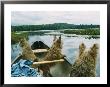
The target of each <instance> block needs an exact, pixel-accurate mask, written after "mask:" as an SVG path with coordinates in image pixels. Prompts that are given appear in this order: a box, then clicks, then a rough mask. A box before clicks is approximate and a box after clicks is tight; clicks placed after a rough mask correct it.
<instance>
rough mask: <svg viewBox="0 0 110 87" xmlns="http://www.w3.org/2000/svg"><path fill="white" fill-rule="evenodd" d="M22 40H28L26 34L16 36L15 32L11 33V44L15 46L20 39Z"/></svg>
mask: <svg viewBox="0 0 110 87" xmlns="http://www.w3.org/2000/svg"><path fill="white" fill-rule="evenodd" d="M23 38H25V39H26V40H28V33H20V34H17V33H15V32H11V44H16V43H18V42H19V41H20V39H23Z"/></svg>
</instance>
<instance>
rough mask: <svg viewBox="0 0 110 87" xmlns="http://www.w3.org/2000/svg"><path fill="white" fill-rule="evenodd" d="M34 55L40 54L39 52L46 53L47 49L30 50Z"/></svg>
mask: <svg viewBox="0 0 110 87" xmlns="http://www.w3.org/2000/svg"><path fill="white" fill-rule="evenodd" d="M32 51H33V52H34V53H41V52H47V51H48V50H47V49H36V50H32Z"/></svg>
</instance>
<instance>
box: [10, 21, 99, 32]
mask: <svg viewBox="0 0 110 87" xmlns="http://www.w3.org/2000/svg"><path fill="white" fill-rule="evenodd" d="M92 28H100V25H93V24H90V25H87V24H80V25H76V24H68V23H54V24H42V25H20V26H11V30H12V31H36V30H59V29H62V30H63V29H92Z"/></svg>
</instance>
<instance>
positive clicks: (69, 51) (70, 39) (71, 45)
mask: <svg viewBox="0 0 110 87" xmlns="http://www.w3.org/2000/svg"><path fill="white" fill-rule="evenodd" d="M55 34H58V36H57V37H59V34H61V38H62V42H63V48H62V53H63V54H65V55H66V56H67V59H66V60H67V61H68V62H69V63H70V64H74V61H75V59H76V58H77V56H78V51H79V45H80V44H81V43H82V42H83V43H84V44H85V45H86V48H88V49H89V48H90V47H91V46H92V45H93V44H94V43H97V44H99V45H100V38H97V39H94V38H91V39H89V38H87V37H89V36H87V35H71V34H68V35H67V34H62V33H59V32H58V33H57V32H55ZM53 38H54V33H53V31H48V32H47V31H46V33H45V34H43V35H36V34H34V35H29V40H28V42H29V44H30V45H32V44H33V43H34V42H35V41H43V42H44V43H45V44H46V45H48V46H49V47H51V46H52V42H53ZM20 53H22V48H20V47H19V44H14V45H12V51H11V58H12V61H13V59H14V58H15V57H16V56H17V55H18V54H20ZM99 53H100V52H98V56H97V66H96V76H100V54H99Z"/></svg>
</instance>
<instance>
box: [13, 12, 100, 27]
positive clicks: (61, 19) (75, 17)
mask: <svg viewBox="0 0 110 87" xmlns="http://www.w3.org/2000/svg"><path fill="white" fill-rule="evenodd" d="M52 23H71V24H100V13H99V12H98V11H35V12H32V11H28V12H25V11H13V12H12V13H11V24H12V25H36V24H37V25H38V24H52Z"/></svg>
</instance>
